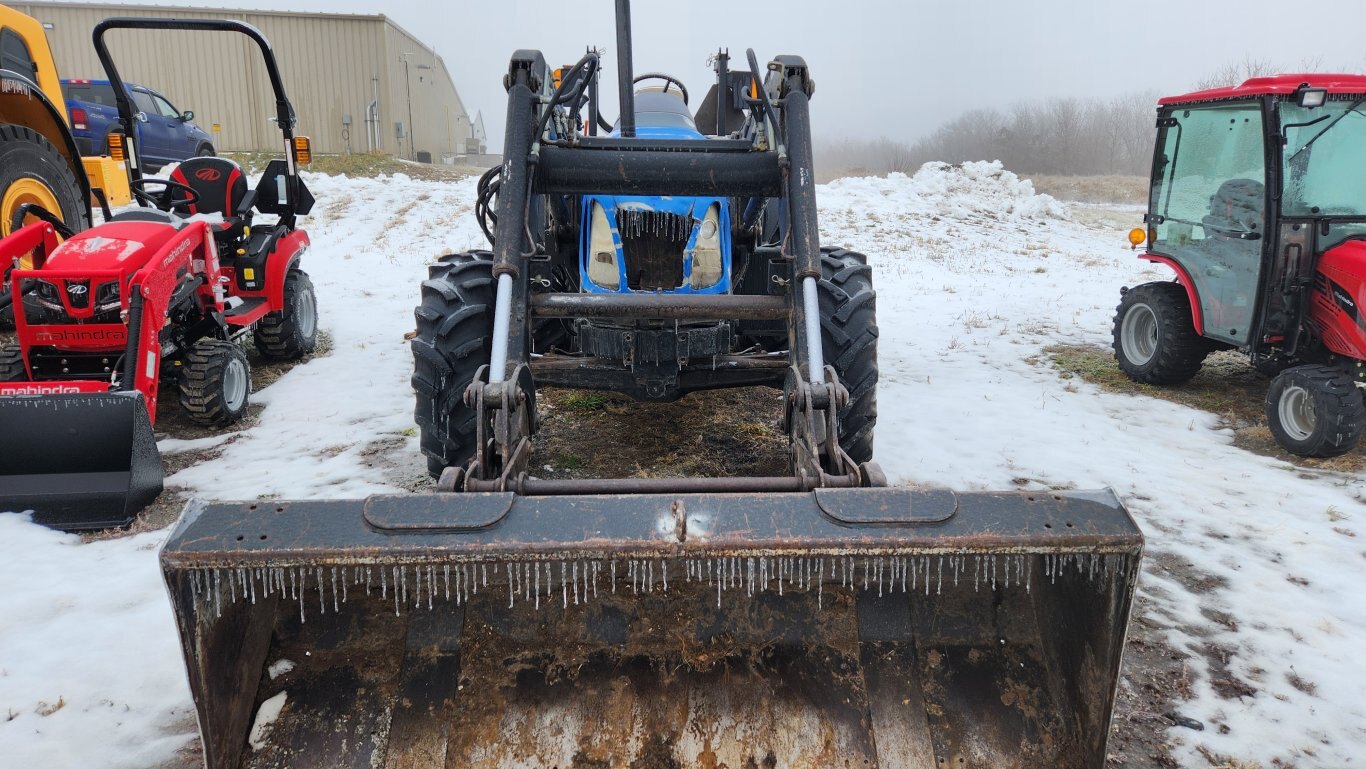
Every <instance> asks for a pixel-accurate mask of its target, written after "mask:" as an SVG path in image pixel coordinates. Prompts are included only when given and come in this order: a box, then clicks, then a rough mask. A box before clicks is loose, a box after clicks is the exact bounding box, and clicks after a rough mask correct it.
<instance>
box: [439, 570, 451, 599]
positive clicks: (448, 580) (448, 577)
mask: <svg viewBox="0 0 1366 769" xmlns="http://www.w3.org/2000/svg"><path fill="white" fill-rule="evenodd" d="M441 570H442V578H443V579H444V580H445V582H446V600H447V601H449V600H451V565H450V564H449V563H448V564H446V565H445V566H443V567H441Z"/></svg>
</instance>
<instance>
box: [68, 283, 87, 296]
mask: <svg viewBox="0 0 1366 769" xmlns="http://www.w3.org/2000/svg"><path fill="white" fill-rule="evenodd" d="M89 290H90V287H89V286H82V285H81V284H79V283H72V284H71V285H69V286H67V287H66V292H67V293H68V294H71V295H72V296H81V295H83V294H84V293H85V292H87V291H89Z"/></svg>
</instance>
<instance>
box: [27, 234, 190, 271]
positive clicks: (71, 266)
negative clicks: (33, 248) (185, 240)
mask: <svg viewBox="0 0 1366 769" xmlns="http://www.w3.org/2000/svg"><path fill="white" fill-rule="evenodd" d="M175 233H176V228H175V227H173V226H171V225H169V224H161V223H158V222H109V223H108V224H104V225H101V226H100V227H97V228H95V229H91V230H86V231H85V232H82V233H79V234H77V235H75V236H74V237H71V238H69V239H67V240H66V241H65V242H64V243H62V244H61V245H60V246H58V247H57V249H56V250H54V251H53V252H52V256H50V257H48V260H47V266H48V269H52V270H119V271H121V272H124V273H125V274H126V273H131V272H133V271H135V270H137V269H139V268H140V267H142V266H143V265H144V264H146V263H147V260H148V259H150V258H151V257H152V255H153V254H155V253H156V252H157V250H158V249H160V248H161V247H162V246H163V245H165V243H166V241H167V240H169V239H170V238H171V236H173V235H175Z"/></svg>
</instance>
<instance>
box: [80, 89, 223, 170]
mask: <svg viewBox="0 0 1366 769" xmlns="http://www.w3.org/2000/svg"><path fill="white" fill-rule="evenodd" d="M126 85H127V86H128V95H129V96H130V97H131V98H132V100H133V109H134V110H136V118H137V125H136V126H135V127H134V128H135V130H136V131H137V136H136V138H137V146H138V150H139V151H140V152H141V153H142V158H141V164H142V168H143V170H145V171H153V170H155V169H157V168H160V167H161V166H164V165H166V164H167V163H174V162H178V161H181V160H184V159H186V158H192V157H196V156H201V155H213V154H215V152H214V147H213V140H212V138H211V137H210V136H209V134H208V133H206V132H205V131H204V130H203V129H201V128H200V127H199V126H197V125H195V124H194V122H193V120H194V113H193V112H190V111H188V110H187V111H185V112H181V111H180V110H178V109H176V108H175V107H173V106H171V102H170V100H168V99H167V98H166V97H165V96H162V95H161V94H159V93H157V92H156V91H154V90H152V89H151V88H148V87H146V86H141V85H136V84H134V83H127V84H126ZM62 97H63V98H65V99H66V110H67V114H68V115H69V116H70V118H71V133H72V135H73V136H74V137H75V139H76V148H77V149H79V150H80V152H81V154H82V155H103V154H106V153H108V151H109V149H108V139H107V138H106V137H107V136H108V135H109V131H110V129H111V128H113V127H114V126H116V125H118V119H119V115H118V106H117V105H116V104H115V103H114V89H113V87H112V86H110V85H109V81H108V80H63V81H62Z"/></svg>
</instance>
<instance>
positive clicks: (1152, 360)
mask: <svg viewBox="0 0 1366 769" xmlns="http://www.w3.org/2000/svg"><path fill="white" fill-rule="evenodd" d="M1148 313H1151V318H1150V319H1148V320H1147V322H1150V323H1152V325H1153V331H1154V332H1155V337H1154V338H1153V339H1151V340H1150V342H1151V344H1152V351H1151V353H1150V354H1148V355H1147V356H1146V357H1145V355H1144V352H1145V351H1144V350H1141V349H1130V347H1131V346H1132V345H1133V344H1134V340H1133V339H1132V337H1133V334H1126V329H1125V324H1126V322H1127V323H1130V324H1138V323H1142V322H1145V318H1144V316H1145V315H1147V314H1148ZM1113 338H1114V345H1113V346H1114V351H1115V359H1116V360H1118V361H1119V368H1120V370H1121V371H1123V372H1124V373H1125V374H1126V375H1127V376H1128V377H1129V378H1130V379H1132V380H1134V381H1135V382H1143V383H1145V384H1155V385H1171V384H1180V383H1182V382H1186V381H1189V380H1190V378H1191V377H1193V376H1195V375H1196V373H1197V372H1199V371H1200V366H1201V364H1203V363H1204V362H1205V356H1206V355H1209V353H1210V349H1211V347H1210V343H1209V341H1208V340H1206V339H1204V338H1203V337H1201V336H1200V335H1199V334H1197V333H1196V332H1195V323H1194V321H1193V320H1192V315H1191V305H1190V299H1189V298H1187V296H1186V289H1185V287H1184V286H1182V285H1181V284H1179V283H1144V284H1142V285H1140V286H1134V287H1133V288H1131V289H1129V290H1128V291H1126V292H1125V293H1124V296H1123V298H1121V299H1120V301H1119V307H1117V308H1116V309H1115V321H1114V328H1113ZM1126 338H1127V341H1126Z"/></svg>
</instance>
